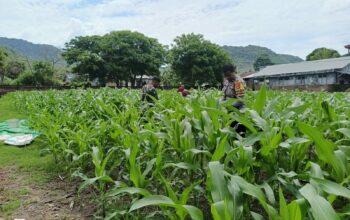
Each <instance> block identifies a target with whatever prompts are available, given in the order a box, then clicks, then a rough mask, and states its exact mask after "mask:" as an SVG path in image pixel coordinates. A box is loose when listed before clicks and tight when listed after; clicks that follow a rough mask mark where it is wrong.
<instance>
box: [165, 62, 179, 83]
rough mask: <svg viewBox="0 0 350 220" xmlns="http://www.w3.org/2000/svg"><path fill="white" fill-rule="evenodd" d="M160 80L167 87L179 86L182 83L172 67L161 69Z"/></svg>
mask: <svg viewBox="0 0 350 220" xmlns="http://www.w3.org/2000/svg"><path fill="white" fill-rule="evenodd" d="M160 79H161V80H162V83H163V84H164V85H165V86H178V85H179V84H180V83H181V80H180V79H179V76H178V75H176V74H175V73H174V71H173V69H172V68H171V66H170V65H167V66H164V67H162V68H160Z"/></svg>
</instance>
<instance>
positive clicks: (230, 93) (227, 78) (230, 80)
mask: <svg viewBox="0 0 350 220" xmlns="http://www.w3.org/2000/svg"><path fill="white" fill-rule="evenodd" d="M223 72H224V83H223V85H224V86H223V89H222V91H223V93H224V96H223V98H222V100H223V101H226V100H228V99H232V98H234V99H238V101H237V102H235V103H234V104H233V107H235V108H237V109H242V108H243V107H244V103H243V101H242V100H241V99H243V98H244V93H245V83H244V81H243V79H242V78H240V77H239V76H238V75H237V74H236V67H235V66H234V65H232V64H226V65H224V67H223Z"/></svg>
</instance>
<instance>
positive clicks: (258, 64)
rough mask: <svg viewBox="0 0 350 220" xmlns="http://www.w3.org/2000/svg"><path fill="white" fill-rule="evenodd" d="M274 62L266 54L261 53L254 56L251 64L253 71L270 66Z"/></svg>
mask: <svg viewBox="0 0 350 220" xmlns="http://www.w3.org/2000/svg"><path fill="white" fill-rule="evenodd" d="M273 64H274V63H273V62H272V61H271V60H270V58H269V56H268V55H266V54H262V55H260V56H258V58H256V60H255V62H254V64H253V66H254V70H255V71H259V70H260V69H261V68H263V67H266V66H271V65H273Z"/></svg>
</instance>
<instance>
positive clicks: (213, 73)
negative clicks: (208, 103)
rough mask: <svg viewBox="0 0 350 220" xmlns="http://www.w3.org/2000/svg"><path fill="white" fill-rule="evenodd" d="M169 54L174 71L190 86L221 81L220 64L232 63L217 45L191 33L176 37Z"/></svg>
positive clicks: (213, 83)
mask: <svg viewBox="0 0 350 220" xmlns="http://www.w3.org/2000/svg"><path fill="white" fill-rule="evenodd" d="M169 56H170V62H171V66H172V69H173V71H174V73H175V74H177V75H178V76H179V78H180V79H181V80H182V82H183V83H184V84H187V85H190V86H194V85H195V84H196V83H198V84H203V83H209V84H211V85H215V84H217V83H219V82H221V81H222V66H223V65H224V64H227V63H232V60H231V58H230V57H229V55H228V54H227V53H226V52H224V51H223V50H222V49H221V48H220V47H219V46H218V45H216V44H213V43H211V42H210V41H208V40H205V39H204V37H203V36H202V35H197V34H193V33H192V34H186V35H182V36H179V37H176V38H175V40H174V44H173V45H172V49H171V50H170V54H169Z"/></svg>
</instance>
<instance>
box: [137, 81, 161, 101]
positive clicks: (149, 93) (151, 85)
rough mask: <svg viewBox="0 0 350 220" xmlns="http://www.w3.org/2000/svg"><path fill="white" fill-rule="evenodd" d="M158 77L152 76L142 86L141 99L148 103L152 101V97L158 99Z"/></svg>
mask: <svg viewBox="0 0 350 220" xmlns="http://www.w3.org/2000/svg"><path fill="white" fill-rule="evenodd" d="M159 84H160V79H159V78H158V77H153V78H151V80H150V81H149V82H148V83H147V84H146V85H144V86H143V87H142V98H141V101H147V102H148V103H154V100H153V99H158V94H157V90H156V89H157V88H158V87H159Z"/></svg>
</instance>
